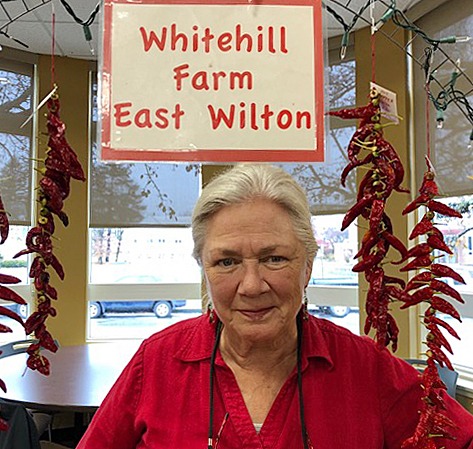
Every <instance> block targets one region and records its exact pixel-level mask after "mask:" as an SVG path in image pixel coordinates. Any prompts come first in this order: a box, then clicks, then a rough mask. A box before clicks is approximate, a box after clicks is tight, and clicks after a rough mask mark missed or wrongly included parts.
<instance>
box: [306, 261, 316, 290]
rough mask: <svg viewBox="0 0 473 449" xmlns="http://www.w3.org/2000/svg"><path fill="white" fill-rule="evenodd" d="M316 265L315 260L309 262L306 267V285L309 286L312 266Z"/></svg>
mask: <svg viewBox="0 0 473 449" xmlns="http://www.w3.org/2000/svg"><path fill="white" fill-rule="evenodd" d="M313 265H314V262H313V261H310V262H307V266H306V268H305V283H304V287H305V288H307V286H308V285H309V281H310V278H311V276H312V266H313Z"/></svg>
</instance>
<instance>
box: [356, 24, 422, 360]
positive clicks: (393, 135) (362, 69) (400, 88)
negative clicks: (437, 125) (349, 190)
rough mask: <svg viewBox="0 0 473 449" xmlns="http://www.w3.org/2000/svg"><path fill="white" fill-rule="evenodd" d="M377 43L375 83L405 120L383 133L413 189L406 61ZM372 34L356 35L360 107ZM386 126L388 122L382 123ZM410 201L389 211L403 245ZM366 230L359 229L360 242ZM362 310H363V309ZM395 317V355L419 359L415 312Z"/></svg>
mask: <svg viewBox="0 0 473 449" xmlns="http://www.w3.org/2000/svg"><path fill="white" fill-rule="evenodd" d="M393 30H394V25H393V24H392V23H388V24H386V25H384V27H383V32H384V33H385V34H386V35H393V37H392V38H393V39H395V41H396V43H397V44H398V45H399V46H400V47H401V48H403V47H404V45H405V44H406V42H407V39H408V37H407V33H406V32H403V31H400V30H398V31H397V32H396V33H393ZM374 39H375V40H374V43H375V46H374V48H375V53H374V54H375V56H374V60H375V62H376V65H375V80H374V81H375V82H376V84H378V85H380V86H382V87H385V88H386V89H389V90H391V91H393V92H395V93H396V94H397V107H398V114H399V115H400V116H401V117H402V120H401V121H400V123H399V124H398V125H396V126H389V127H386V128H385V130H384V137H385V139H386V140H387V141H388V142H390V143H391V144H392V145H393V147H394V148H395V149H396V151H397V153H398V154H399V156H400V158H401V160H402V162H403V165H404V167H405V171H406V174H405V181H404V183H403V185H404V186H405V187H407V188H409V187H410V170H409V166H410V164H409V144H410V143H409V127H408V125H409V113H410V111H409V96H408V88H407V84H406V78H407V76H406V73H407V72H408V68H407V57H406V54H405V53H404V51H402V50H400V48H399V47H398V46H397V45H395V44H394V43H393V42H392V41H391V40H390V39H388V38H386V37H385V35H384V34H381V33H376V34H375V38H374ZM371 48H372V46H371V30H370V28H365V29H363V30H360V31H358V32H356V34H355V58H356V70H357V73H356V82H357V105H363V104H367V103H368V95H369V88H370V81H372V68H371V67H372V64H371V52H372V50H371ZM383 123H386V120H383ZM364 174H365V172H364V171H363V170H358V173H357V176H358V179H359V180H361V177H363V176H364ZM409 201H410V196H409V194H405V193H402V194H401V193H396V192H393V194H392V196H391V197H390V198H389V199H388V201H387V206H386V211H387V214H388V215H389V217H390V218H391V220H392V222H393V228H394V232H395V235H396V236H397V237H398V238H399V239H401V240H402V241H403V242H407V238H408V229H409V227H408V222H407V219H406V218H405V217H403V216H402V214H401V212H402V209H403V208H404V206H405V205H406V204H407V203H408V202H409ZM365 229H366V228H363V226H360V227H359V241H361V238H362V236H363V234H364V232H365ZM388 256H391V257H393V259H394V258H396V257H397V256H398V254H396V253H395V252H390V253H389V254H388ZM385 269H386V271H387V273H388V274H391V275H393V276H397V277H402V278H404V279H405V280H407V275H405V274H404V275H402V274H401V275H400V274H399V272H398V271H397V270H395V271H392V268H391V271H389V270H390V267H389V265H386V266H385ZM366 289H367V284H366V282H365V280H364V277H363V276H360V303H361V306H363V305H364V296H365V294H366ZM360 309H361V307H360ZM393 309H394V310H393V315H394V317H395V319H396V321H397V323H398V325H399V327H400V329H401V331H400V334H399V349H398V350H397V352H396V354H397V355H398V356H399V357H405V358H407V357H417V356H418V353H417V352H418V338H417V329H418V326H416V323H415V319H416V311H415V310H409V311H399V310H398V309H397V307H394V308H393ZM365 317H366V314H365V313H364V310H363V311H361V313H360V322H361V328H363V325H364V320H365Z"/></svg>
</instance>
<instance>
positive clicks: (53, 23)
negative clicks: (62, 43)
mask: <svg viewBox="0 0 473 449" xmlns="http://www.w3.org/2000/svg"><path fill="white" fill-rule="evenodd" d="M51 6H52V18H51V23H52V27H51V34H52V36H51V39H52V42H51V88H52V89H54V85H55V83H56V78H55V76H56V73H55V66H54V54H55V51H56V13H55V12H54V3H52V2H51Z"/></svg>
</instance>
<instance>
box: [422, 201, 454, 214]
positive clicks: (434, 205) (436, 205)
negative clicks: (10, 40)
mask: <svg viewBox="0 0 473 449" xmlns="http://www.w3.org/2000/svg"><path fill="white" fill-rule="evenodd" d="M427 207H428V208H429V209H430V210H431V211H434V212H437V213H438V214H440V215H445V216H447V217H456V218H461V217H462V214H461V213H460V212H458V211H456V210H455V209H452V208H451V207H450V206H447V205H446V204H443V203H441V202H440V201H435V200H430V201H428V202H427Z"/></svg>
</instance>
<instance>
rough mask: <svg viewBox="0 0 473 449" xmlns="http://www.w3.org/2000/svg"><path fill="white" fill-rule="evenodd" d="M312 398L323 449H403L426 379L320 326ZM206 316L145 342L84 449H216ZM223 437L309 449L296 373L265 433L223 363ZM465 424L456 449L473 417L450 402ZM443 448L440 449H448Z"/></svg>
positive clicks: (226, 445) (311, 426) (275, 448)
mask: <svg viewBox="0 0 473 449" xmlns="http://www.w3.org/2000/svg"><path fill="white" fill-rule="evenodd" d="M303 328H304V329H303V350H302V354H303V380H302V382H303V397H304V409H305V420H306V425H307V431H308V434H309V437H310V440H311V442H312V444H313V446H314V449H400V447H401V443H402V441H403V440H404V439H406V438H407V437H409V436H411V435H412V434H413V432H414V428H415V426H416V423H417V419H418V413H417V410H418V409H419V406H420V399H419V398H420V395H421V389H420V386H419V378H418V374H417V371H416V370H415V369H414V368H412V367H411V366H410V365H408V364H407V363H405V362H403V361H402V360H400V359H398V358H396V357H393V356H392V355H391V354H390V353H389V351H388V350H386V349H383V350H379V349H378V348H377V347H376V344H375V343H374V342H373V341H372V340H371V339H369V338H367V337H359V336H356V335H353V334H352V333H350V332H349V331H348V330H346V329H343V328H340V327H338V326H336V325H334V324H333V323H330V322H328V321H325V320H320V319H317V318H314V317H311V318H310V320H309V321H307V322H304V325H303ZM214 339H215V326H214V325H211V324H210V323H209V322H208V318H207V317H206V316H202V317H199V318H195V319H190V320H186V321H182V322H180V323H177V324H176V325H174V326H171V327H169V328H167V329H165V330H164V331H162V332H159V333H157V334H155V335H153V336H152V337H150V338H149V339H147V340H145V341H144V342H143V343H142V345H141V347H140V349H139V350H138V352H137V353H136V355H135V356H134V357H133V358H132V360H131V361H130V363H129V364H128V366H127V367H126V368H125V370H124V371H123V373H122V374H121V376H120V377H119V379H118V380H117V382H116V384H115V385H114V387H113V388H112V389H111V391H110V392H109V394H108V395H107V397H106V398H105V400H104V402H103V404H102V405H101V407H100V408H99V410H98V411H97V413H96V414H95V416H94V418H93V420H92V422H91V424H90V426H89V428H88V430H87V431H86V434H85V435H84V437H83V439H82V440H81V442H80V443H79V445H78V447H77V449H164V448H167V449H206V448H207V433H208V424H209V372H210V355H211V351H212V346H213V344H214ZM215 376H216V381H215V396H214V408H215V413H214V436H215V435H216V434H217V433H218V431H219V429H220V427H221V425H222V422H223V421H224V416H225V414H226V413H227V412H228V414H229V416H228V420H227V421H226V423H225V425H224V426H223V430H222V432H221V439H220V441H219V444H218V448H219V449H270V448H271V449H302V448H303V443H302V436H301V424H300V418H299V399H298V393H297V377H296V370H294V372H293V373H292V374H291V375H290V376H289V378H288V379H287V381H286V383H285V385H284V386H283V387H282V389H281V391H280V392H279V394H278V396H277V398H276V399H275V402H274V404H273V406H272V408H271V410H270V412H269V415H268V416H267V418H266V420H265V422H264V424H263V427H262V429H261V431H260V433H259V434H258V433H256V431H255V428H254V425H253V423H252V421H251V417H250V415H249V413H248V411H247V409H246V407H245V404H244V402H243V398H242V396H241V393H240V391H239V388H238V385H237V383H236V380H235V377H234V376H233V373H232V371H231V370H230V369H229V368H228V366H227V365H226V364H225V362H224V361H223V359H222V357H221V355H220V353H217V358H216V361H215ZM445 400H446V402H447V405H448V409H449V411H448V413H449V416H450V417H451V418H452V419H453V420H454V421H455V422H456V423H457V424H458V426H459V430H458V431H457V434H456V435H457V439H456V440H455V441H451V440H447V441H445V442H444V444H443V445H444V446H445V447H446V448H448V449H467V448H470V449H473V415H471V414H469V413H468V412H467V411H466V410H465V409H464V408H463V407H462V406H461V405H460V404H458V403H457V402H455V401H454V400H451V399H450V398H449V397H446V398H445ZM439 447H440V446H439Z"/></svg>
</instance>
